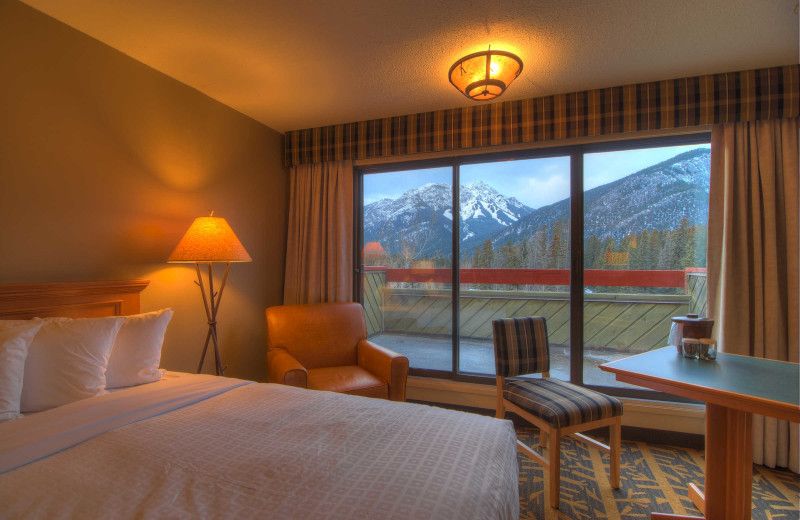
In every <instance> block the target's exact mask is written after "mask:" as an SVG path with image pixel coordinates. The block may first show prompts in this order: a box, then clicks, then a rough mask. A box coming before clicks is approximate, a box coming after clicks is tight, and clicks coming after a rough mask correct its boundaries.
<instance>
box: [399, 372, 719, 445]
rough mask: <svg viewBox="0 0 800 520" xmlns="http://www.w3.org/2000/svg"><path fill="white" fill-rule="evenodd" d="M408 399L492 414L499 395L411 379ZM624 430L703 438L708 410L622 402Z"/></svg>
mask: <svg viewBox="0 0 800 520" xmlns="http://www.w3.org/2000/svg"><path fill="white" fill-rule="evenodd" d="M406 397H407V398H408V399H409V400H411V401H422V402H428V403H442V404H449V405H456V406H461V407H466V408H481V409H484V410H493V409H494V408H495V404H496V400H497V395H496V392H495V387H494V386H489V385H479V384H475V383H464V382H461V381H452V380H449V379H433V378H426V377H417V376H409V378H408V386H407V390H406ZM622 402H623V406H624V409H625V413H624V415H623V418H622V424H623V426H628V427H631V430H633V429H637V428H646V429H648V430H663V431H670V432H679V433H688V434H695V435H703V434H704V433H705V407H704V406H703V405H701V404H689V403H672V402H666V401H650V400H647V399H630V398H623V399H622Z"/></svg>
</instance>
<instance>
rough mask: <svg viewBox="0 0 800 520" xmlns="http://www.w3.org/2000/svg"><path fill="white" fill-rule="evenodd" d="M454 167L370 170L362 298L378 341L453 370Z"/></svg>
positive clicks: (422, 363) (419, 365) (417, 360)
mask: <svg viewBox="0 0 800 520" xmlns="http://www.w3.org/2000/svg"><path fill="white" fill-rule="evenodd" d="M452 182H453V169H452V168H451V167H445V168H428V169H419V170H406V171H392V172H385V173H371V174H365V175H364V176H363V199H362V201H361V203H362V208H361V210H362V215H363V227H362V230H361V232H362V237H363V240H362V244H361V249H360V256H361V258H360V262H359V263H360V265H361V268H360V273H361V288H362V294H361V301H362V304H363V305H364V310H365V313H366V316H367V333H368V335H369V337H370V339H371V340H373V341H375V342H376V343H378V344H381V345H383V346H385V347H387V348H390V349H392V350H395V351H397V352H400V353H402V354H404V355H405V356H407V357H408V359H409V362H410V365H411V368H412V369H422V370H436V371H446V372H452V370H453V356H452V353H453V340H452V338H453V319H452V316H453V307H452V265H453V264H452V259H453V254H452V251H453V184H452Z"/></svg>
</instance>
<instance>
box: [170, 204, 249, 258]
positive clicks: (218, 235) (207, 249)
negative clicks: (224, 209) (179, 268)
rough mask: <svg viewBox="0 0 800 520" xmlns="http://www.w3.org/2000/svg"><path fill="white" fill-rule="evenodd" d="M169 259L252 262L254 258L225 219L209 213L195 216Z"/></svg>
mask: <svg viewBox="0 0 800 520" xmlns="http://www.w3.org/2000/svg"><path fill="white" fill-rule="evenodd" d="M212 215H213V212H212ZM167 261H168V262H250V261H252V258H250V255H248V254H247V251H245V249H244V246H243V245H242V243H241V242H239V239H238V238H236V234H235V233H234V232H233V230H232V229H231V227H230V226H229V225H228V222H227V221H226V220H225V219H224V218H219V217H214V216H210V217H199V218H196V219H194V222H192V225H191V226H190V227H189V231H187V232H186V234H185V235H183V238H182V239H181V241H180V242H179V243H178V247H176V248H175V251H173V252H172V254H171V255H169V260H167Z"/></svg>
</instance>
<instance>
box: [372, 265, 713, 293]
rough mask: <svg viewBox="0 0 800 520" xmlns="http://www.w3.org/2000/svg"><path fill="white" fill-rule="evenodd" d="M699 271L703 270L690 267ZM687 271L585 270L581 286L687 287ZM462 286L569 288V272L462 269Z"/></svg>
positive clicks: (392, 278)
mask: <svg viewBox="0 0 800 520" xmlns="http://www.w3.org/2000/svg"><path fill="white" fill-rule="evenodd" d="M690 269H691V272H699V271H700V270H701V269H702V271H703V272H704V271H705V269H704V268H690ZM364 270H366V271H386V281H387V282H421V283H452V281H453V276H452V272H451V271H450V269H390V268H388V267H381V266H366V267H364ZM687 272H689V269H687V270H686V271H683V270H681V271H631V270H606V269H587V270H585V271H584V272H583V282H584V285H592V286H602V287H681V288H685V287H686V273H687ZM460 275H461V276H460V280H461V283H476V284H477V283H479V284H507V285H566V286H568V285H569V270H568V269H461V271H460Z"/></svg>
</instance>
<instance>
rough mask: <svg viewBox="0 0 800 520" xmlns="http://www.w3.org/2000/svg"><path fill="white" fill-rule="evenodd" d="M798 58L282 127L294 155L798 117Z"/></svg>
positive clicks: (408, 150)
mask: <svg viewBox="0 0 800 520" xmlns="http://www.w3.org/2000/svg"><path fill="white" fill-rule="evenodd" d="M799 75H800V65H786V66H783V67H772V68H768V69H758V70H748V71H741V72H726V73H722V74H709V75H707V76H696V77H692V78H682V79H671V80H665V81H655V82H650V83H639V84H636V85H626V86H622V87H611V88H602V89H595V90H585V91H583V92H573V93H571V94H558V95H555V96H544V97H539V98H533V99H523V100H519V101H506V102H503V103H493V104H488V105H471V106H468V107H464V108H455V109H451V110H438V111H436V112H424V113H420V114H411V115H406V116H397V117H388V118H385V119H373V120H370V121H359V122H357V123H346V124H341V125H333V126H325V127H320V128H310V129H306V130H295V131H291V132H287V133H286V141H285V144H284V160H285V162H286V165H287V166H294V165H297V164H307V163H318V162H328V161H341V160H347V159H352V160H356V159H368V158H375V157H389V156H401V155H409V154H415V153H424V152H441V151H446V150H460V149H468V148H480V147H486V146H495V145H507V144H519V143H532V142H539V141H551V140H557V139H565V138H570V137H585V136H596V135H606V134H618V133H624V132H636V131H642V130H658V129H668V128H683V127H691V126H698V125H708V124H714V123H729V122H736V121H755V120H760V119H779V118H789V117H798V115H799V112H800V109H799V108H798V107H800V80H798V76H799Z"/></svg>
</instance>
